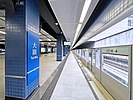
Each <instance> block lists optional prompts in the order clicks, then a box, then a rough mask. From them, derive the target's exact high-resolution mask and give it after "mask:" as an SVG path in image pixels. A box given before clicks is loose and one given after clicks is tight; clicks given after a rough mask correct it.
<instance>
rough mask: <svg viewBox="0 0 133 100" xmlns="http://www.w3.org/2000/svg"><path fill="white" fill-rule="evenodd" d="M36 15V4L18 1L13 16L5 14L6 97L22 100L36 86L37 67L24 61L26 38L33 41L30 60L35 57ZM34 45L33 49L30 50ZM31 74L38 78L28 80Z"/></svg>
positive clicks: (25, 57) (36, 53) (36, 42)
mask: <svg viewBox="0 0 133 100" xmlns="http://www.w3.org/2000/svg"><path fill="white" fill-rule="evenodd" d="M6 7H7V6H6ZM39 15H40V13H39V0H20V3H19V4H18V5H17V6H16V8H15V10H14V13H13V14H11V15H8V14H7V13H6V44H5V45H6V53H5V58H6V59H5V70H6V71H5V74H6V80H5V82H6V96H8V97H15V98H22V99H26V98H27V97H28V96H29V95H30V93H31V92H32V91H33V90H34V89H35V88H36V87H37V86H38V84H39V65H38V63H37V64H36V66H32V64H31V65H30V64H29V60H28V58H29V56H28V54H29V51H28V50H29V48H28V43H29V38H28V36H29V35H32V36H31V38H34V37H35V39H32V41H33V45H32V43H31V45H32V46H31V47H32V49H31V51H30V52H32V53H33V54H34V55H31V56H32V57H36V56H37V55H39V54H38V53H39V51H38V49H39V45H38V43H39V20H40V19H39V18H40V16H39ZM34 43H35V44H34ZM29 44H30V43H29ZM34 45H35V46H36V47H37V48H33V47H34ZM33 51H34V52H33ZM37 51H38V52H37ZM37 62H39V58H38V59H37ZM31 66H32V67H31ZM30 68H31V69H30ZM32 72H33V73H38V74H36V75H35V77H32V79H31V77H30V76H31V74H32ZM29 77H30V78H29Z"/></svg>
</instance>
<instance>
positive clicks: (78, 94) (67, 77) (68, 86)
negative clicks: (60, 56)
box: [50, 53, 96, 100]
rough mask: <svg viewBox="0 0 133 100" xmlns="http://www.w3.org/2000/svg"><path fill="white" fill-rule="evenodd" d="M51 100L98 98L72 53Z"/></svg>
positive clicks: (93, 99) (90, 99)
mask: <svg viewBox="0 0 133 100" xmlns="http://www.w3.org/2000/svg"><path fill="white" fill-rule="evenodd" d="M50 100H96V98H95V96H94V94H93V92H92V90H91V88H90V86H89V85H88V83H87V81H86V79H85V77H84V75H83V73H82V71H81V69H80V67H79V65H78V63H77V61H76V60H75V58H74V56H73V54H72V53H70V54H69V56H68V58H67V61H66V63H65V66H64V68H63V71H62V73H61V75H60V77H59V80H58V82H57V84H56V87H55V89H54V91H53V94H52V96H51V99H50Z"/></svg>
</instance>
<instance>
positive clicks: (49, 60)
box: [40, 53, 61, 86]
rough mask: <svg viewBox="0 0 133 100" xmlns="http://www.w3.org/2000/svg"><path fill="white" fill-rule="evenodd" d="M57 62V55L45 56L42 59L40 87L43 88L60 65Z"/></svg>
mask: <svg viewBox="0 0 133 100" xmlns="http://www.w3.org/2000/svg"><path fill="white" fill-rule="evenodd" d="M60 63H61V62H60V61H56V54H55V53H49V54H43V55H41V57H40V85H41V86H42V85H43V84H44V83H45V82H46V80H47V79H48V78H49V77H50V75H51V74H52V73H53V72H54V71H55V69H56V68H57V67H58V65H59V64H60Z"/></svg>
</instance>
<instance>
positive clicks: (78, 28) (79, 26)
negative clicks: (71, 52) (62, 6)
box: [75, 24, 82, 35]
mask: <svg viewBox="0 0 133 100" xmlns="http://www.w3.org/2000/svg"><path fill="white" fill-rule="evenodd" d="M81 26H82V24H78V27H77V30H76V34H78V33H79V31H80V29H81ZM76 34H75V35H76Z"/></svg>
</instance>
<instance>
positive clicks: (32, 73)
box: [27, 32, 40, 84]
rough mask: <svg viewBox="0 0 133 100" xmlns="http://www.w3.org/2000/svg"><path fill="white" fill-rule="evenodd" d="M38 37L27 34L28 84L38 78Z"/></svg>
mask: <svg viewBox="0 0 133 100" xmlns="http://www.w3.org/2000/svg"><path fill="white" fill-rule="evenodd" d="M39 46H40V45H39V35H38V34H35V33H31V32H28V62H27V63H28V68H27V74H28V77H27V78H28V84H30V83H31V82H33V81H34V80H35V79H36V78H38V77H39V54H40V47H39Z"/></svg>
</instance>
